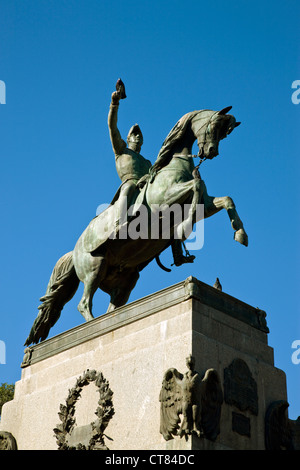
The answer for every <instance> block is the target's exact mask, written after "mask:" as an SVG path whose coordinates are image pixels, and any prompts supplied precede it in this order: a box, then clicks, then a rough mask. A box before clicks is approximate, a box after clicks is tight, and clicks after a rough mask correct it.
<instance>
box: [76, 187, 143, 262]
mask: <svg viewBox="0 0 300 470" xmlns="http://www.w3.org/2000/svg"><path fill="white" fill-rule="evenodd" d="M124 183H125V181H124V182H123V183H122V184H121V185H120V186H119V188H118V190H117V192H116V194H115V196H114V198H113V199H112V201H111V203H110V205H109V206H108V208H107V209H105V210H104V211H103V212H101V213H100V214H99V215H97V216H96V217H94V218H93V219H92V220H91V222H90V223H89V225H88V226H87V228H86V229H85V231H84V237H83V240H84V248H85V249H86V251H88V252H89V253H92V252H93V251H95V250H97V249H98V248H99V247H100V246H101V245H103V244H104V243H105V242H106V241H107V240H108V239H109V238H111V239H113V238H115V237H116V221H117V219H118V216H117V214H118V206H119V204H118V202H119V196H120V192H121V189H122V186H123V184H124ZM146 187H147V184H145V186H144V187H143V188H142V190H141V192H142V193H143V195H142V197H141V199H140V198H139V200H141V202H142V201H143V199H144V194H145V191H146ZM139 194H140V191H139V189H138V188H137V190H136V196H135V198H133V201H131V202H132V204H133V203H134V202H135V200H136V198H137V196H138V195H139Z"/></svg>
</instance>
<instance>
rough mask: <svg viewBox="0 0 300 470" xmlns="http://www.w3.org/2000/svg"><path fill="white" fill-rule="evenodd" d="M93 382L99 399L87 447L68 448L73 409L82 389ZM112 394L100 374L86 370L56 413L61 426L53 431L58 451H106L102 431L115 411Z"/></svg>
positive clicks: (74, 421)
mask: <svg viewBox="0 0 300 470" xmlns="http://www.w3.org/2000/svg"><path fill="white" fill-rule="evenodd" d="M92 382H94V383H95V385H96V387H97V389H98V392H99V394H100V399H99V401H98V405H99V406H98V407H97V409H96V412H95V414H96V416H97V419H96V420H95V421H94V422H92V423H91V427H92V436H91V439H90V441H89V445H88V447H86V446H85V445H83V444H78V445H77V446H76V447H70V446H69V444H68V436H69V435H70V434H71V432H72V430H73V429H74V427H75V425H76V419H75V417H74V414H75V407H76V403H77V401H78V399H79V398H80V397H81V392H82V389H83V387H85V386H86V385H89V384H90V383H92ZM112 396H113V392H112V391H111V389H110V388H109V383H108V381H107V380H106V379H105V378H104V377H103V375H102V373H101V372H98V373H97V372H96V371H95V370H89V369H87V370H86V371H85V372H84V374H83V376H80V377H79V378H78V379H77V381H76V384H75V386H74V387H73V388H72V389H71V390H69V395H68V397H67V399H66V404H65V405H62V404H61V405H60V411H59V413H58V416H59V419H60V421H61V424H58V425H57V427H56V428H54V429H53V431H54V433H55V437H56V441H57V445H58V450H108V448H107V447H106V445H105V443H104V431H105V429H106V427H107V425H108V423H109V421H110V420H111V418H112V417H113V415H114V413H115V411H114V407H113V403H112Z"/></svg>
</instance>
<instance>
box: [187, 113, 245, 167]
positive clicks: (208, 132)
mask: <svg viewBox="0 0 300 470" xmlns="http://www.w3.org/2000/svg"><path fill="white" fill-rule="evenodd" d="M231 108H232V106H228V107H227V108H224V109H222V110H221V111H209V110H204V111H199V113H196V114H195V115H194V116H193V118H192V120H191V128H192V131H193V133H194V135H195V137H196V138H197V141H198V147H199V157H201V158H208V159H212V158H214V157H216V156H217V155H218V154H219V142H220V140H222V139H225V137H227V135H229V134H230V133H231V132H232V131H233V129H234V128H235V127H237V126H239V125H240V124H241V123H240V122H236V120H235V117H234V116H231V115H230V114H227V113H228V111H230V109H231Z"/></svg>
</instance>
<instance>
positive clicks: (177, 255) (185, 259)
mask: <svg viewBox="0 0 300 470" xmlns="http://www.w3.org/2000/svg"><path fill="white" fill-rule="evenodd" d="M172 253H173V258H174V265H175V266H181V265H182V264H185V263H193V262H194V259H195V256H194V255H190V254H187V255H186V256H185V255H184V254H183V251H182V245H181V241H180V240H174V241H173V243H172Z"/></svg>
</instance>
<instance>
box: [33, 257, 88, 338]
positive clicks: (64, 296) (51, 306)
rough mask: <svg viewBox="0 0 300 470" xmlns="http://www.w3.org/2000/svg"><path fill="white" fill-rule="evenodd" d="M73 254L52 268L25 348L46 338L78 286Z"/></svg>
mask: <svg viewBox="0 0 300 470" xmlns="http://www.w3.org/2000/svg"><path fill="white" fill-rule="evenodd" d="M72 255H73V252H72V251H70V252H69V253H66V254H65V255H64V256H62V257H61V258H60V259H59V260H58V261H57V263H56V265H55V266H54V269H53V271H52V274H51V277H50V280H49V283H48V287H47V290H46V294H45V295H44V297H42V298H41V299H40V301H41V302H42V304H41V305H40V306H39V307H38V308H39V314H38V316H37V317H36V319H35V321H34V323H33V326H32V328H31V331H30V333H29V336H28V338H27V340H26V342H25V346H29V345H30V344H31V343H38V342H39V341H43V340H44V339H46V338H47V336H48V334H49V331H50V328H52V326H53V325H54V324H55V323H56V322H57V320H58V319H59V317H60V313H61V311H62V309H63V307H64V305H65V304H66V303H67V302H69V300H71V299H72V297H73V296H74V294H75V292H76V291H77V289H78V286H79V282H80V281H79V279H78V277H77V275H76V272H75V268H74V263H73V256H72Z"/></svg>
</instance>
